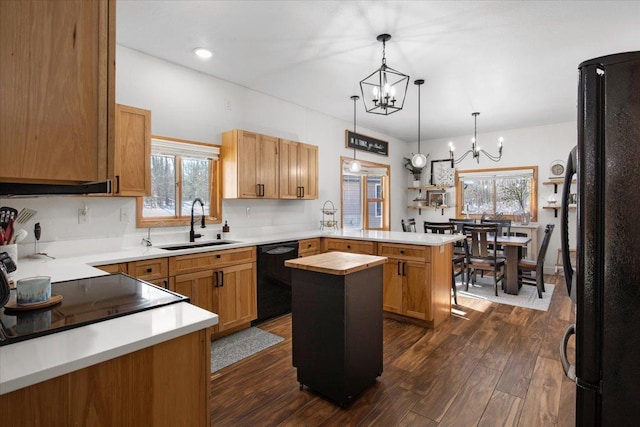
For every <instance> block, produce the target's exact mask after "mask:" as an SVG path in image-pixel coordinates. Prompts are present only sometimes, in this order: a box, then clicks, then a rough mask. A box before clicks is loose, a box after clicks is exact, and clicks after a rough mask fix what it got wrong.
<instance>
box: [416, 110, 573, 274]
mask: <svg viewBox="0 0 640 427" xmlns="http://www.w3.org/2000/svg"><path fill="white" fill-rule="evenodd" d="M472 136H473V135H472V134H469V135H464V136H458V137H452V138H444V139H437V140H429V141H426V143H423V144H422V147H425V148H424V149H423V152H425V153H429V154H430V156H429V159H428V161H431V160H435V159H446V158H448V157H449V151H448V150H449V149H448V143H449V141H452V142H453V144H454V146H455V147H456V152H457V153H456V154H457V155H458V156H459V155H461V154H462V153H464V152H465V151H466V150H468V149H470V148H471V138H472ZM500 136H502V137H504V140H505V141H504V148H503V156H502V160H501V161H500V162H498V163H495V162H492V161H490V160H489V159H488V158H486V157H485V156H484V155H481V157H480V163H476V161H475V160H474V159H473V158H472V157H471V156H469V157H467V158H466V159H465V160H464V161H462V162H461V163H459V164H457V165H456V169H459V170H467V169H485V168H494V167H498V168H501V167H510V166H532V165H537V166H538V221H537V222H538V223H539V224H540V228H539V229H538V242H539V243H541V242H542V237H543V233H544V225H545V224H555V226H556V227H555V229H554V231H553V234H552V236H551V242H550V244H549V249H548V251H547V256H546V259H545V270H546V271H547V272H553V266H554V264H555V263H556V256H557V250H558V248H559V247H560V211H558V218H555V217H554V213H553V210H548V209H542V206H544V205H546V202H547V198H548V197H549V196H550V195H551V194H553V186H549V185H542V182H543V181H547V180H548V179H549V177H550V176H551V171H550V166H551V163H552V162H553V161H554V160H562V161H563V162H565V164H566V160H567V156H568V154H569V151H571V148H572V147H574V146H575V145H576V142H577V127H576V122H575V121H573V122H567V123H558V124H554V125H548V126H537V127H531V128H523V129H511V130H506V131H502V132H492V133H479V134H478V136H477V138H478V143H479V145H480V146H481V147H483V148H485V149H486V150H487V151H488V152H490V153H492V154H495V153H497V152H498V145H497V144H498V138H499V137H500ZM428 175H429V172H428V171H427V169H425V172H424V173H423V177H422V179H423V181H424V182H425V183H427V182H428V180H429V176H428ZM561 192H562V190H561V189H558V194H557V195H556V199H557V200H558V203H559V202H560V198H561V194H560V193H561ZM413 197H415V192H409V191H408V192H407V198H406V204H407V206H409V205H411V201H412V199H413ZM448 197H449V203H450V204H451V205H452V206H453V205H454V204H455V191H454V190H453V189H450V190H449V191H448ZM455 212H456V210H455V207H452V208H450V209H445V210H444V215H443V214H441V210H434V209H433V208H431V209H423V210H422V211H421V214H419V213H418V211H417V210H414V209H407V213H406V215H407V217H414V218H415V219H416V222H417V223H418V224H419V226H420V227H422V222H423V221H448V219H449V218H450V217H451V218H453V217H455ZM575 213H576V212H575V210H573V211H570V212H569V223H570V224H571V225H572V227H570V236H573V239H572V241H573V242H575V218H576V216H575ZM571 246H572V247H575V243H572V244H571Z"/></svg>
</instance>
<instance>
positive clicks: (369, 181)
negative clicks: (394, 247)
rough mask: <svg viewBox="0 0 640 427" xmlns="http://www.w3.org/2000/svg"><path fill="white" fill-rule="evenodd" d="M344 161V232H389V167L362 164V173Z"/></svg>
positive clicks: (342, 175)
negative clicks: (355, 170)
mask: <svg viewBox="0 0 640 427" xmlns="http://www.w3.org/2000/svg"><path fill="white" fill-rule="evenodd" d="M349 161H350V160H349V159H347V158H341V164H342V167H341V181H342V200H341V202H342V228H344V229H353V230H360V229H363V230H389V200H390V197H389V190H388V189H389V166H388V165H384V164H378V163H372V162H366V161H361V164H362V169H361V170H360V172H355V173H354V172H351V171H350V170H349V167H348V165H349Z"/></svg>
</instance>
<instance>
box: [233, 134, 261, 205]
mask: <svg viewBox="0 0 640 427" xmlns="http://www.w3.org/2000/svg"><path fill="white" fill-rule="evenodd" d="M258 139H259V135H258V134H257V133H253V132H246V131H238V150H237V162H238V196H239V197H240V198H247V199H252V198H257V197H258V193H259V191H258V183H259V182H258V180H259V171H258V164H259V162H260V152H259V151H258V143H259V140H258Z"/></svg>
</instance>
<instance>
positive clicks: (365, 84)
mask: <svg viewBox="0 0 640 427" xmlns="http://www.w3.org/2000/svg"><path fill="white" fill-rule="evenodd" d="M376 40H378V41H379V42H382V65H381V66H380V68H378V69H377V70H375V71H374V72H373V73H371V74H369V75H368V76H367V77H365V78H364V79H363V80H361V81H360V92H362V101H363V102H364V108H365V110H366V111H367V113H373V114H382V115H385V116H387V115H389V114H392V113H395V112H396V111H400V110H402V107H403V106H404V100H405V97H406V96H407V88H408V87H409V76H407V75H406V74H403V73H401V72H400V71H397V70H394V69H393V68H391V67H389V66H387V57H386V53H385V48H386V43H387V42H388V41H389V40H391V36H390V35H389V34H380V35H379V36H378V37H377V38H376Z"/></svg>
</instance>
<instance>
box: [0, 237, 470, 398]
mask: <svg viewBox="0 0 640 427" xmlns="http://www.w3.org/2000/svg"><path fill="white" fill-rule="evenodd" d="M315 237H335V238H341V239H353V240H371V241H377V242H390V243H404V244H415V245H425V246H442V245H445V244H449V243H452V242H455V241H457V240H461V239H463V237H462V236H461V235H439V234H425V233H403V232H397V231H342V230H338V231H335V230H331V231H320V230H315V231H300V232H288V233H278V234H274V235H267V236H260V237H248V238H247V237H242V238H237V239H236V238H234V237H233V236H228V240H233V241H236V242H237V243H231V244H227V245H221V246H209V247H202V248H192V249H183V250H176V251H167V250H163V249H161V248H159V247H156V246H151V247H146V246H142V245H140V246H136V247H128V248H122V249H120V250H110V251H108V252H99V251H94V253H89V254H87V253H86V251H88V252H90V251H91V250H92V249H95V248H86V247H83V244H84V245H91V244H93V243H91V242H83V241H78V242H72V243H69V242H65V244H66V245H67V246H73V245H75V246H76V247H77V254H73V253H72V254H71V255H66V256H64V257H57V258H56V259H51V258H47V257H44V256H40V257H38V258H28V257H25V258H20V260H19V263H18V270H17V271H16V272H14V273H13V274H12V275H11V278H12V279H13V280H19V279H21V278H23V277H30V276H36V275H45V276H51V281H52V282H60V281H64V280H74V279H81V278H85V277H92V276H100V275H104V274H107V273H105V272H104V271H102V270H100V269H98V268H95V267H93V266H96V265H104V264H113V263H119V262H128V261H137V260H142V259H151V258H162V257H170V256H177V255H184V254H190V253H199V252H209V251H215V250H224V249H232V248H239V247H246V246H254V245H265V244H270V243H277V242H285V241H291V240H300V239H309V238H315ZM174 243H181V242H174ZM198 243H202V242H198ZM49 253H50V255H53V256H56V253H55V252H54V251H49ZM66 253H69V251H68V250H67V251H66ZM217 323H218V315H217V314H214V313H210V312H208V311H206V310H202V309H200V308H198V307H196V306H193V305H191V304H188V303H179V304H172V305H169V306H165V307H161V308H157V309H153V310H148V311H144V312H141V313H135V314H131V315H128V316H123V317H119V318H116V319H111V320H106V321H103V322H98V323H94V324H91V325H88V326H83V327H80V328H75V329H71V330H68V331H64V332H59V333H56V334H52V335H47V336H44V337H39V338H33V339H30V340H27V341H22V342H18V343H14V344H9V345H5V346H2V347H0V394H4V393H8V392H11V391H13V390H16V389H19V388H22V387H26V386H29V385H31V384H36V383H38V382H41V381H45V380H47V379H51V378H54V377H56V376H59V375H63V374H66V373H69V372H72V371H75V370H78V369H82V368H85V367H87V366H90V365H93V364H96V363H100V362H103V361H105V360H109V359H112V358H115V357H118V356H121V355H123V354H126V353H130V352H133V351H136V350H140V349H142V348H145V347H148V346H152V345H155V344H157V343H160V342H162V341H167V340H170V339H173V338H176V337H178V336H181V335H185V334H188V333H191V332H194V331H196V330H199V329H203V328H206V327H209V326H213V325H216V324H217Z"/></svg>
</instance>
